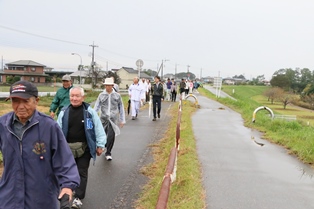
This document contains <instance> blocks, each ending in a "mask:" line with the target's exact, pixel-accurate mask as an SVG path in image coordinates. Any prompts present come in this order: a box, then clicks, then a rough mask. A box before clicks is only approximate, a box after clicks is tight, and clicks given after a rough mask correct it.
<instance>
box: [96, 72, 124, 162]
mask: <svg viewBox="0 0 314 209" xmlns="http://www.w3.org/2000/svg"><path fill="white" fill-rule="evenodd" d="M104 85H105V91H103V92H102V93H100V94H99V96H98V98H97V100H96V103H95V106H94V109H95V110H96V112H98V111H100V120H101V122H102V125H103V127H104V130H105V132H106V134H107V143H106V145H105V146H106V148H107V150H106V153H105V155H106V160H108V161H110V160H112V156H111V150H112V147H113V145H114V141H115V137H116V136H117V135H119V134H120V129H119V125H120V127H121V128H122V127H123V124H125V113H124V106H123V102H122V98H121V96H120V94H119V93H117V92H115V91H114V90H113V86H114V82H113V79H112V78H106V79H105V83H104Z"/></svg>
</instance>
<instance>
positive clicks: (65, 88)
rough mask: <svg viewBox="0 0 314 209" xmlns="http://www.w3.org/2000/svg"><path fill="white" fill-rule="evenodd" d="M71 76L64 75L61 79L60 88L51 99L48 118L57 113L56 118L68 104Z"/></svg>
mask: <svg viewBox="0 0 314 209" xmlns="http://www.w3.org/2000/svg"><path fill="white" fill-rule="evenodd" d="M72 87H73V86H72V80H71V76H69V75H64V76H63V77H62V87H61V88H59V89H58V91H57V93H56V95H55V97H54V98H53V100H52V102H51V105H50V110H49V112H50V116H51V117H52V118H54V117H55V113H56V111H57V116H58V115H59V113H60V111H61V109H62V108H63V107H65V106H67V105H69V104H70V96H69V95H70V94H69V92H70V89H71V88H72Z"/></svg>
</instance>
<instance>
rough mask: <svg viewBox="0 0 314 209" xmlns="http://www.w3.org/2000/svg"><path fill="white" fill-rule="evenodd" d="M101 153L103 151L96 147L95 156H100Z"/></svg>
mask: <svg viewBox="0 0 314 209" xmlns="http://www.w3.org/2000/svg"><path fill="white" fill-rule="evenodd" d="M103 151H104V150H103V148H101V147H97V149H96V154H97V156H100V155H101V154H102V152H103Z"/></svg>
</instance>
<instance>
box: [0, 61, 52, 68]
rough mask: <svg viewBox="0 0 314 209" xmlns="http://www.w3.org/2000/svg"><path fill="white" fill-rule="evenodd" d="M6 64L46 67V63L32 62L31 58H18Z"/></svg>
mask: <svg viewBox="0 0 314 209" xmlns="http://www.w3.org/2000/svg"><path fill="white" fill-rule="evenodd" d="M6 65H7V66H8V65H19V66H38V67H46V65H43V64H40V63H38V62H34V61H32V60H19V61H15V62H10V63H7V64H6Z"/></svg>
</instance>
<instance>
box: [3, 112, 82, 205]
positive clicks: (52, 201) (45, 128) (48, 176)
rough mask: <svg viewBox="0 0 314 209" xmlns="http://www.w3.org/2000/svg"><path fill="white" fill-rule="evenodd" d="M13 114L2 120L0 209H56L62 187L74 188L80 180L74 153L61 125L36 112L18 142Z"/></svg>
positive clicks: (6, 115) (4, 116) (5, 116)
mask: <svg viewBox="0 0 314 209" xmlns="http://www.w3.org/2000/svg"><path fill="white" fill-rule="evenodd" d="M13 116H14V113H13V112H10V113H8V114H5V115H3V116H2V117H0V151H1V152H2V154H3V160H4V172H3V175H2V177H1V178H0V209H17V208H23V209H43V208H47V209H56V208H58V207H59V206H58V205H59V201H58V199H57V198H58V195H59V192H60V189H61V188H64V187H67V188H71V189H75V188H76V187H77V186H78V185H79V183H80V177H79V173H78V170H77V166H76V164H75V160H74V158H73V155H72V152H71V150H70V148H69V146H68V145H67V142H66V140H65V138H64V135H63V133H62V131H61V129H60V127H59V126H58V124H57V123H56V122H55V121H54V120H53V119H52V118H51V117H49V116H47V115H45V114H43V113H40V112H38V111H36V110H35V112H34V114H33V117H32V119H31V121H30V123H29V124H28V126H27V129H26V130H25V131H24V133H23V134H22V137H21V139H19V138H18V137H17V136H16V135H15V134H14V132H13V124H12V120H13Z"/></svg>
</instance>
